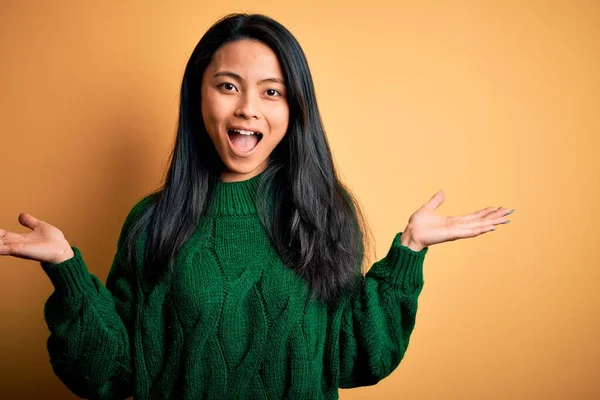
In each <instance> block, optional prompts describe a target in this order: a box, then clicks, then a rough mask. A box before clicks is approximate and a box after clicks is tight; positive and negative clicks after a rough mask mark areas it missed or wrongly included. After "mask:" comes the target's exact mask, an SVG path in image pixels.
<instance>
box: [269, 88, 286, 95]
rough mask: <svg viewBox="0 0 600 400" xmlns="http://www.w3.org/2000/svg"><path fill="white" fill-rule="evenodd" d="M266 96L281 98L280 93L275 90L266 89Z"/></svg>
mask: <svg viewBox="0 0 600 400" xmlns="http://www.w3.org/2000/svg"><path fill="white" fill-rule="evenodd" d="M267 95H268V96H269V97H277V96H283V95H282V94H281V92H280V91H279V90H276V89H267Z"/></svg>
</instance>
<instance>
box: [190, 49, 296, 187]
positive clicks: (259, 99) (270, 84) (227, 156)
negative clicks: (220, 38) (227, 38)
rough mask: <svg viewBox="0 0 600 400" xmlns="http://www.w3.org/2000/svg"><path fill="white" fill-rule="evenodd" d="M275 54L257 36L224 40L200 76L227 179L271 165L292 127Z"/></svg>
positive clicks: (204, 112)
mask: <svg viewBox="0 0 600 400" xmlns="http://www.w3.org/2000/svg"><path fill="white" fill-rule="evenodd" d="M285 90H286V87H285V83H284V81H283V73H282V71H281V67H280V65H279V61H278V60H277V56H276V55H275V53H274V52H273V51H272V50H271V49H270V48H269V47H268V46H266V45H265V44H263V43H262V42H259V41H256V40H249V39H243V40H238V41H235V42H229V43H227V44H225V45H223V46H222V47H221V48H220V49H219V50H217V52H216V53H215V54H214V56H213V58H212V60H211V62H210V64H209V65H208V67H207V68H206V70H205V71H204V76H203V77H202V101H201V109H202V118H203V120H204V126H205V127H206V131H207V132H208V135H209V136H210V138H211V140H212V141H213V143H214V145H215V148H216V149H217V152H218V153H219V156H220V157H221V160H223V163H224V164H225V167H226V170H225V171H223V173H222V175H221V178H222V180H223V181H225V182H235V181H242V180H247V179H250V178H252V177H254V176H256V175H258V174H259V173H261V172H262V171H264V170H265V168H267V165H268V160H269V155H270V154H271V152H272V151H273V149H274V148H275V147H276V146H277V145H278V144H279V142H281V140H282V139H283V137H284V136H285V133H286V131H287V127H288V120H289V106H288V103H287V100H286V91H285Z"/></svg>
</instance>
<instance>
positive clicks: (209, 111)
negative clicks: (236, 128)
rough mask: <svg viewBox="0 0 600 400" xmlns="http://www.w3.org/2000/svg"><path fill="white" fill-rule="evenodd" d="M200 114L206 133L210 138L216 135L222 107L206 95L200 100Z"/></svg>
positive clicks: (221, 116) (221, 119) (221, 118)
mask: <svg viewBox="0 0 600 400" xmlns="http://www.w3.org/2000/svg"><path fill="white" fill-rule="evenodd" d="M201 112H202V119H203V121H204V126H205V127H206V130H207V131H208V133H209V134H210V135H211V136H212V135H213V134H216V133H217V130H218V129H219V126H220V125H221V123H222V121H223V115H222V112H223V107H219V104H218V102H217V101H216V100H215V99H214V98H212V97H211V96H210V95H208V96H206V97H204V98H203V99H202V105H201Z"/></svg>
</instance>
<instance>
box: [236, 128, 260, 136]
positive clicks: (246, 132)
mask: <svg viewBox="0 0 600 400" xmlns="http://www.w3.org/2000/svg"><path fill="white" fill-rule="evenodd" d="M230 131H233V132H237V133H239V134H241V135H246V136H252V135H256V134H257V133H256V132H252V131H245V130H242V129H230Z"/></svg>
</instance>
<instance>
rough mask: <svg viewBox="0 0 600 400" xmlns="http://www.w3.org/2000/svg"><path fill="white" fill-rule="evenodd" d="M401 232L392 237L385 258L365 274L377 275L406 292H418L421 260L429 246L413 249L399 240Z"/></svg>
mask: <svg viewBox="0 0 600 400" xmlns="http://www.w3.org/2000/svg"><path fill="white" fill-rule="evenodd" d="M401 236H402V232H400V233H398V234H397V235H396V236H395V237H394V241H393V242H392V246H391V247H390V250H389V251H388V253H387V255H386V256H385V258H383V259H382V260H381V261H379V262H378V263H376V264H375V265H374V266H373V268H371V269H370V270H369V272H368V273H367V275H372V276H378V277H381V278H383V279H386V280H388V281H389V282H390V284H391V286H392V287H393V288H395V289H398V290H400V291H402V292H404V293H406V294H413V293H415V292H419V291H420V290H421V289H422V287H423V283H424V282H423V261H424V259H425V255H426V254H427V251H428V250H429V247H425V248H423V249H422V250H420V251H415V250H413V249H411V248H410V247H407V246H404V245H402V244H401V242H400V237H401Z"/></svg>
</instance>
